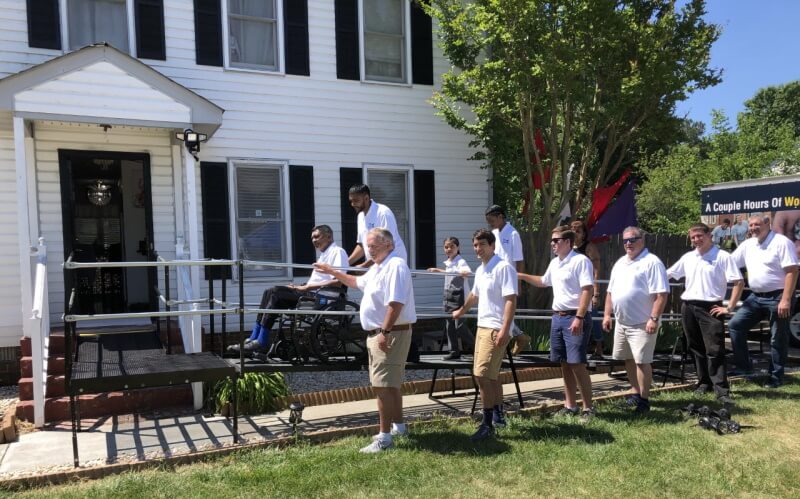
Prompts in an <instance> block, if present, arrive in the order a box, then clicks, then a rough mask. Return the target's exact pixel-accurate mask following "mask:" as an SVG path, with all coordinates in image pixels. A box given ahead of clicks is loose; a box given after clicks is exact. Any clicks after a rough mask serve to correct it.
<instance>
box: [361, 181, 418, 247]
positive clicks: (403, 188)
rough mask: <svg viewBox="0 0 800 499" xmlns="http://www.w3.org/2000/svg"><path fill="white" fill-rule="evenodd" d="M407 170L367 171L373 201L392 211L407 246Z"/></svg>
mask: <svg viewBox="0 0 800 499" xmlns="http://www.w3.org/2000/svg"><path fill="white" fill-rule="evenodd" d="M407 178H408V172H405V171H388V170H373V169H370V170H369V172H368V180H369V189H370V191H371V192H372V197H373V198H374V199H375V201H377V202H379V203H381V204H385V205H386V206H388V207H389V208H391V209H392V212H394V217H395V219H396V220H397V230H398V231H399V232H400V237H402V238H403V242H404V243H405V244H406V248H408V244H409V239H408V191H407V186H408V184H407V182H406V179H407Z"/></svg>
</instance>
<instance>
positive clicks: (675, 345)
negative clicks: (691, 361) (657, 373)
mask: <svg viewBox="0 0 800 499" xmlns="http://www.w3.org/2000/svg"><path fill="white" fill-rule="evenodd" d="M681 338H682V335H681V336H678V337H677V338H675V343H673V344H672V355H670V356H669V362H667V370H666V371H664V378H663V379H662V381H661V388H664V387H665V386H667V378H668V377H669V373H671V372H672V362H673V360H674V359H675V352H677V351H678V342H680V341H681ZM682 371H683V354H681V372H682ZM682 378H683V374H681V379H682Z"/></svg>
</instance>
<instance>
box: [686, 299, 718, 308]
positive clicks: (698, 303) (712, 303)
mask: <svg viewBox="0 0 800 499" xmlns="http://www.w3.org/2000/svg"><path fill="white" fill-rule="evenodd" d="M685 303H686V304H687V305H691V306H693V307H698V308H704V309H706V310H711V307H714V306H715V305H722V302H721V301H703V300H686V302H685Z"/></svg>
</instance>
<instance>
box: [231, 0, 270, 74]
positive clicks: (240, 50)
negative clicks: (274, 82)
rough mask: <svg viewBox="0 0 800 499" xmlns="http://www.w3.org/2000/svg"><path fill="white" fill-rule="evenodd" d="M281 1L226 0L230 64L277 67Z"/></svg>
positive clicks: (254, 67) (264, 67)
mask: <svg viewBox="0 0 800 499" xmlns="http://www.w3.org/2000/svg"><path fill="white" fill-rule="evenodd" d="M281 4H282V2H277V1H276V0H228V1H227V16H228V22H227V24H226V27H227V40H228V47H227V54H228V65H229V66H230V67H235V68H244V69H255V70H261V71H279V70H280V45H281V36H280V31H281V26H280V22H279V20H280V19H281V12H280V10H281V8H282V6H281Z"/></svg>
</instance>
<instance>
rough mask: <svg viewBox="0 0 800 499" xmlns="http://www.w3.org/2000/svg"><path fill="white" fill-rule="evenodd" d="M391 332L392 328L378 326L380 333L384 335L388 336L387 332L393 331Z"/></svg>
mask: <svg viewBox="0 0 800 499" xmlns="http://www.w3.org/2000/svg"><path fill="white" fill-rule="evenodd" d="M391 332H392V330H391V329H383V328H382V327H379V328H378V333H379V334H382V335H384V336H386V335H387V334H389V333H391Z"/></svg>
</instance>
